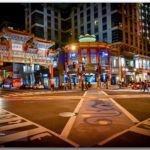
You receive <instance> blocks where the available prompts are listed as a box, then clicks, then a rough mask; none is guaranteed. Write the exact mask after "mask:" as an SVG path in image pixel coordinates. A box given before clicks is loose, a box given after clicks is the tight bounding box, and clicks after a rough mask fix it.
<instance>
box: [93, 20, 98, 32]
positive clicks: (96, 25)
mask: <svg viewBox="0 0 150 150" xmlns="http://www.w3.org/2000/svg"><path fill="white" fill-rule="evenodd" d="M94 30H95V33H97V32H98V19H95V21H94Z"/></svg>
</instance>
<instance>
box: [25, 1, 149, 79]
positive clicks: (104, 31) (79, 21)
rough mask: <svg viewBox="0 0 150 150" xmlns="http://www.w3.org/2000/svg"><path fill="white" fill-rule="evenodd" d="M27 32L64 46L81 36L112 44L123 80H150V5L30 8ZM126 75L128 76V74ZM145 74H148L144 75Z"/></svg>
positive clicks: (121, 4)
mask: <svg viewBox="0 0 150 150" xmlns="http://www.w3.org/2000/svg"><path fill="white" fill-rule="evenodd" d="M25 12H26V17H25V19H26V21H25V22H26V30H27V31H29V32H33V33H34V34H35V35H36V36H39V37H44V38H45V39H52V40H55V41H57V42H58V43H59V46H61V47H62V46H64V45H66V44H69V43H71V42H77V41H78V39H79V36H80V35H85V34H90V35H92V34H94V35H95V36H96V40H97V41H98V42H106V43H111V44H112V46H113V48H114V49H113V50H114V52H115V53H114V54H115V55H114V56H112V57H111V59H112V60H111V61H112V64H113V63H114V62H115V63H114V64H116V65H115V66H114V69H115V67H117V66H119V69H118V70H119V72H122V73H118V74H119V77H120V79H121V78H126V77H125V76H127V78H128V80H131V77H132V78H133V77H134V78H135V77H136V76H137V75H138V76H137V80H140V79H142V80H144V79H148V74H149V73H148V69H149V68H150V58H149V57H148V56H150V4H147V3H83V4H77V3H76V4H74V5H71V4H65V3H64V4H61V5H59V4H27V5H26V9H25ZM125 72H126V73H125ZM142 72H145V74H144V75H143V73H142Z"/></svg>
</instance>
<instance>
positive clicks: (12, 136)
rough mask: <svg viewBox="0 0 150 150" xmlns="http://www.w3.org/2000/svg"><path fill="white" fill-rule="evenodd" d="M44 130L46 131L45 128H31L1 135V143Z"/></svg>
mask: <svg viewBox="0 0 150 150" xmlns="http://www.w3.org/2000/svg"><path fill="white" fill-rule="evenodd" d="M44 131H45V129H44V128H35V129H30V130H26V131H22V132H18V133H14V134H10V135H6V136H3V137H1V140H0V144H2V143H6V142H11V141H15V140H18V139H21V138H25V137H28V136H31V135H34V134H38V133H42V132H44Z"/></svg>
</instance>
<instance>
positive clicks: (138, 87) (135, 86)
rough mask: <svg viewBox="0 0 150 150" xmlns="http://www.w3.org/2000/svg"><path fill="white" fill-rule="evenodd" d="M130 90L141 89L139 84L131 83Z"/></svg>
mask: <svg viewBox="0 0 150 150" xmlns="http://www.w3.org/2000/svg"><path fill="white" fill-rule="evenodd" d="M131 88H132V89H135V90H136V89H141V88H142V84H140V83H138V82H137V83H133V84H132V85H131Z"/></svg>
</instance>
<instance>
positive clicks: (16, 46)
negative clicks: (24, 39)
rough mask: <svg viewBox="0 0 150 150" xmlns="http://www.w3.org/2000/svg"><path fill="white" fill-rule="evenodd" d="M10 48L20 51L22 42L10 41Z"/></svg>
mask: <svg viewBox="0 0 150 150" xmlns="http://www.w3.org/2000/svg"><path fill="white" fill-rule="evenodd" d="M12 50H14V51H22V50H23V46H22V44H18V43H12Z"/></svg>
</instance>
